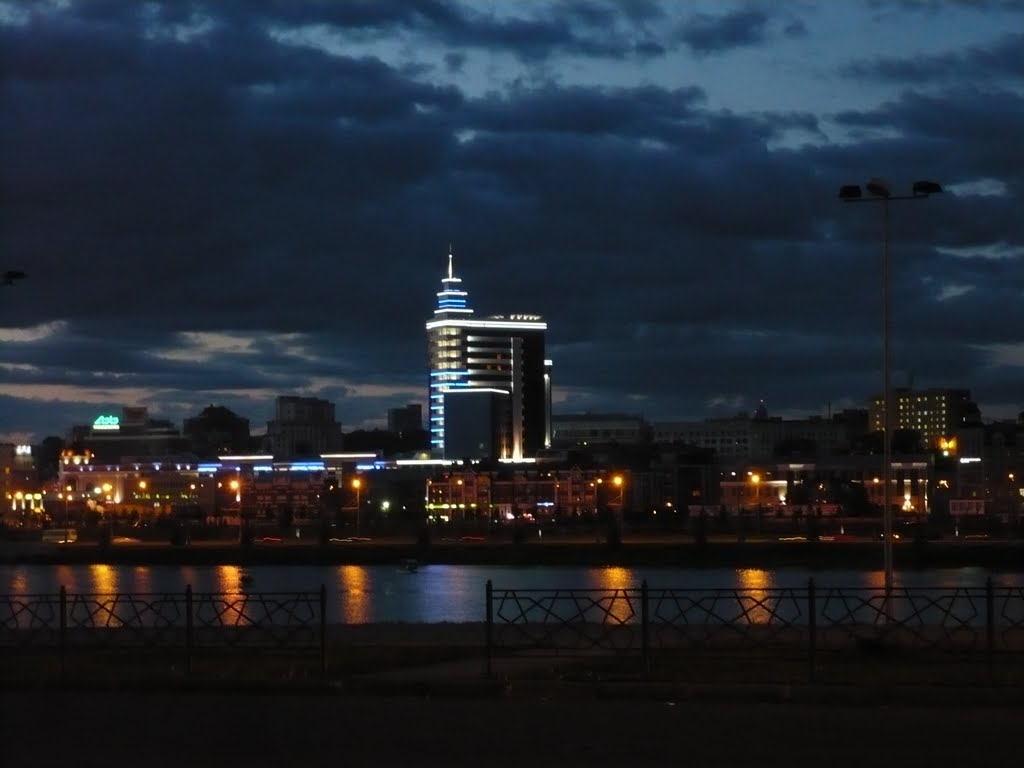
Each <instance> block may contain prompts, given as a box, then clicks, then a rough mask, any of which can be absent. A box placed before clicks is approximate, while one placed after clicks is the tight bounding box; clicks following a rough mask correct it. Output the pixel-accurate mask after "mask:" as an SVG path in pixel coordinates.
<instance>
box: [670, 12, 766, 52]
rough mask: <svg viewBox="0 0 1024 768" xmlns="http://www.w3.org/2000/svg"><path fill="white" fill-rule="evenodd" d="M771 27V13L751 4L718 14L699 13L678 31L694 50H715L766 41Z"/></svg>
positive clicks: (719, 50) (721, 50) (725, 49)
mask: <svg viewBox="0 0 1024 768" xmlns="http://www.w3.org/2000/svg"><path fill="white" fill-rule="evenodd" d="M767 28H768V16H767V14H765V13H764V12H762V11H760V10H757V9H754V8H750V9H744V10H739V11H733V12H731V13H725V14H721V15H718V16H711V15H708V14H703V13H699V14H695V15H694V16H693V17H692V18H690V19H689V20H687V21H686V22H684V23H683V25H682V27H681V28H680V29H679V33H678V34H679V37H680V39H681V40H682V41H683V42H685V43H686V44H687V45H688V46H689V47H690V48H691V49H692V50H693V51H694V52H696V53H700V54H711V53H721V52H723V51H727V50H730V49H732V48H738V47H743V46H749V45H757V44H759V43H761V42H763V41H764V39H765V36H766V33H767Z"/></svg>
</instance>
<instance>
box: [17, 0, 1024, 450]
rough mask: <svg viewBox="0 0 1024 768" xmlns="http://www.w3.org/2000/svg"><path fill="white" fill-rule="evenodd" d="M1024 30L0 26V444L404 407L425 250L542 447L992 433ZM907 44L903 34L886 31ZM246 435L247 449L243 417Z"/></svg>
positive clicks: (983, 20) (1005, 411) (1002, 391)
mask: <svg viewBox="0 0 1024 768" xmlns="http://www.w3.org/2000/svg"><path fill="white" fill-rule="evenodd" d="M1022 20H1024V6H1021V5H1019V4H1012V3H998V2H989V3H957V2H950V3H928V2H921V3H901V2H874V3H856V4H853V3H851V4H845V3H842V4H841V3H824V2H820V3H815V2H806V3H792V4H777V3H768V2H764V3H760V2H743V3H740V2H735V3H734V2H691V3H657V2H650V3H629V4H618V3H601V2H572V3H558V4H552V3H543V2H533V3H526V4H521V3H489V4H483V5H478V4H475V3H473V4H470V3H445V2H436V3H412V2H409V3H404V2H394V3H383V4H381V3H370V4H348V3H345V4H337V5H335V4H322V3H313V2H295V3H275V2H256V3H247V4H242V5H239V4H233V3H219V2H217V3H214V2H209V3H207V2H201V1H197V2H192V3H188V4H182V3H171V2H163V3H160V2H157V3H147V4H145V5H137V4H134V3H110V4H102V5H98V4H90V3H81V2H68V3H51V2H43V1H40V2H33V3H10V2H2V1H0V109H2V110H3V112H4V114H5V115H7V116H8V118H9V119H7V120H5V121H3V123H2V124H0V157H2V158H3V162H0V198H2V199H3V201H4V203H3V205H2V206H0V269H2V270H20V271H24V272H25V273H26V274H27V277H26V278H25V279H23V280H17V281H15V282H14V284H13V285H3V286H0V441H4V442H16V443H21V442H36V441H38V440H40V439H42V438H43V437H45V436H46V435H49V434H62V433H63V430H64V429H66V427H67V425H70V424H76V423H89V422H91V421H92V419H93V418H94V417H95V416H96V415H97V414H98V413H101V412H104V411H106V410H110V409H115V408H118V407H120V406H121V405H139V406H148V407H149V408H150V411H151V412H152V413H153V415H154V416H156V417H160V418H167V419H170V420H172V421H174V422H175V423H179V424H180V423H181V422H182V421H183V419H184V418H186V417H187V416H190V415H195V414H197V413H198V412H200V411H201V410H202V408H203V407H205V406H206V405H209V404H211V403H213V404H218V405H224V406H225V407H228V408H230V409H231V410H233V411H234V412H236V413H238V414H240V415H245V416H246V417H247V418H251V419H252V421H253V424H254V426H257V425H258V426H262V425H263V424H264V423H265V421H267V420H269V418H270V417H271V414H272V410H273V400H274V398H275V397H276V396H278V395H281V394H296V395H303V396H313V397H321V398H324V399H326V400H329V401H331V402H333V403H336V404H337V406H338V419H339V421H341V422H342V424H343V425H344V427H345V429H346V431H348V430H351V429H355V428H360V427H366V428H373V427H374V426H383V424H384V422H385V419H386V413H387V409H388V408H389V407H396V406H400V405H403V404H404V403H406V402H417V403H421V404H423V406H424V413H426V406H427V403H426V395H425V386H424V370H425V369H426V367H427V366H426V357H427V353H426V349H425V342H424V338H423V325H422V323H423V317H425V316H429V313H430V311H431V309H432V307H433V306H434V304H435V295H434V294H435V291H436V285H437V280H438V279H439V278H440V277H441V276H442V275H441V267H440V265H441V264H442V262H443V259H444V258H445V257H446V255H447V253H448V251H449V244H451V246H452V249H453V251H454V254H455V256H456V259H457V261H458V271H459V276H460V277H462V278H463V279H465V281H466V284H467V285H470V286H472V292H473V297H474V307H475V308H476V309H477V310H478V312H479V313H481V314H482V315H486V314H491V313H501V312H524V313H535V314H537V315H541V316H543V317H544V319H545V321H546V322H547V324H548V328H549V330H548V335H547V341H546V343H547V349H548V352H547V356H548V357H550V358H552V359H553V360H554V361H555V367H554V373H553V380H554V391H553V410H554V411H555V412H556V413H579V412H585V411H588V410H589V411H593V412H624V413H633V414H638V415H643V416H644V417H645V418H646V419H647V420H649V421H668V420H699V419H704V418H710V417H726V416H732V415H735V414H736V413H737V412H740V411H745V412H751V411H753V410H754V408H756V407H757V403H758V402H759V401H761V400H764V401H765V402H766V403H767V404H768V409H769V412H770V413H772V414H773V415H780V416H783V417H786V418H799V417H803V416H809V415H821V414H824V413H825V412H826V410H827V409H828V408H829V407H831V409H832V410H833V411H838V410H841V409H842V408H845V407H856V408H862V407H866V400H867V398H869V397H871V396H872V395H874V394H876V393H878V392H879V391H880V389H881V381H880V367H881V329H882V321H881V313H880V308H881V302H880V293H881V286H880V279H881V276H880V269H881V266H880V265H881V255H880V254H881V220H880V210H879V209H878V207H877V206H846V205H843V204H842V203H840V201H839V200H838V198H837V192H838V189H839V187H840V185H843V184H853V183H857V184H862V185H863V184H864V183H865V182H867V180H868V179H869V178H871V177H874V176H884V177H886V178H888V180H889V181H891V182H892V184H893V188H894V191H896V192H897V193H905V192H909V190H910V186H911V184H912V182H914V181H916V180H918V179H931V180H934V181H937V182H939V183H941V184H942V185H943V186H944V188H945V191H944V192H943V193H942V194H940V195H933V196H932V197H931V198H930V199H929V200H928V201H927V202H923V203H913V204H906V205H900V206H893V211H892V216H891V221H890V230H891V271H892V274H891V277H892V283H891V284H892V288H893V306H894V312H893V318H892V320H893V322H892V339H893V352H894V363H893V383H894V384H895V385H897V386H901V385H905V384H907V383H909V382H910V381H911V380H912V381H913V386H914V387H915V388H929V387H963V388H968V389H970V390H971V391H972V393H973V396H974V399H975V400H976V401H977V402H978V405H979V407H980V409H981V412H982V414H983V416H984V417H985V418H986V419H994V418H1011V417H1015V416H1016V415H1017V414H1018V413H1019V412H1020V411H1021V410H1022V408H1024V400H1022V398H1021V396H1020V393H1021V392H1022V391H1024V387H1022V384H1024V375H1022V373H1024V371H1022V369H1024V339H1022V338H1021V330H1020V329H1021V328H1024V317H1022V309H1021V306H1020V303H1021V302H1020V298H1021V293H1022V292H1024V284H1022V280H1021V278H1020V276H1019V272H1018V270H1016V269H1015V267H1017V265H1018V263H1019V260H1020V258H1021V256H1022V255H1024V221H1022V220H1021V219H1020V217H1019V216H1017V215H1016V211H1018V210H1019V208H1020V204H1021V194H1022V190H1024V164H1022V162H1021V160H1020V157H1019V153H1018V152H1017V150H1016V141H1017V138H1016V137H1018V136H1020V135H1024V55H1022V54H1021V53H1020V51H1021V50H1024V35H1022V34H1021V33H1019V32H1012V31H1011V32H1008V31H1007V30H1017V29H1019V28H1020V24H1021V21H1022ZM911 33H912V34H911ZM263 415H265V416H266V418H263Z"/></svg>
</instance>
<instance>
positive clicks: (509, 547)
mask: <svg viewBox="0 0 1024 768" xmlns="http://www.w3.org/2000/svg"><path fill="white" fill-rule="evenodd" d="M893 552H894V563H895V567H896V568H897V569H903V570H928V569H934V568H963V567H978V568H984V569H986V570H990V571H995V572H1000V571H1002V572H1024V544H1021V543H1017V542H1009V541H979V542H942V541H938V542H925V543H915V542H907V543H901V544H899V545H897V546H896V547H894V550H893ZM406 559H415V560H416V561H418V562H419V563H421V564H435V565H442V564H443V565H516V566H529V565H537V566H557V565H574V566H597V567H601V566H631V567H640V566H648V567H654V566H660V567H680V568H788V567H792V568H810V569H833V568H855V569H867V570H877V569H879V568H880V566H881V546H880V544H877V543H874V542H827V543H826V542H819V543H810V542H754V543H750V542H748V543H743V544H737V543H735V542H709V543H707V544H705V545H703V546H698V545H696V544H694V543H692V542H672V543H661V542H644V543H629V542H626V543H624V544H622V545H621V546H619V547H615V548H612V547H609V546H607V545H605V544H598V543H558V542H551V543H548V542H545V543H544V544H512V543H501V544H486V545H465V544H449V543H441V544H432V545H429V546H421V545H417V544H410V543H372V544H369V543H362V544H354V545H347V546H346V545H340V546H339V545H332V546H330V547H318V546H315V545H304V546H294V545H292V546H260V545H257V546H254V547H252V548H248V549H243V548H241V547H239V546H238V545H237V544H224V545H220V544H203V545H198V546H178V547H175V546H168V545H146V544H138V545H127V546H125V545H114V546H107V547H103V546H100V545H93V544H75V545H72V546H66V547H65V546H60V545H38V544H8V545H6V546H3V547H2V548H0V564H5V565H20V564H26V565H27V564H37V565H70V564H109V565H240V566H244V565H386V564H394V563H400V562H402V561H403V560H406Z"/></svg>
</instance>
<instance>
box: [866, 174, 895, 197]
mask: <svg viewBox="0 0 1024 768" xmlns="http://www.w3.org/2000/svg"><path fill="white" fill-rule="evenodd" d="M867 188H868V192H870V193H871V194H872V195H874V196H875V197H892V189H890V187H889V182H887V181H886V180H885V179H879V178H874V179H872V180H871V181H869V182H868V183H867Z"/></svg>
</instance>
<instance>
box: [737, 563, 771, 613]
mask: <svg viewBox="0 0 1024 768" xmlns="http://www.w3.org/2000/svg"><path fill="white" fill-rule="evenodd" d="M736 576H737V579H738V581H739V586H740V589H741V590H742V592H741V593H740V597H739V599H740V600H741V601H742V607H743V610H744V612H745V614H746V618H747V621H749V622H750V623H751V624H768V623H769V622H771V619H772V607H773V603H774V601H773V600H769V594H768V591H767V590H770V589H771V588H772V586H773V585H772V574H771V572H770V571H764V570H761V569H759V568H742V569H740V570H738V571H736Z"/></svg>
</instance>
